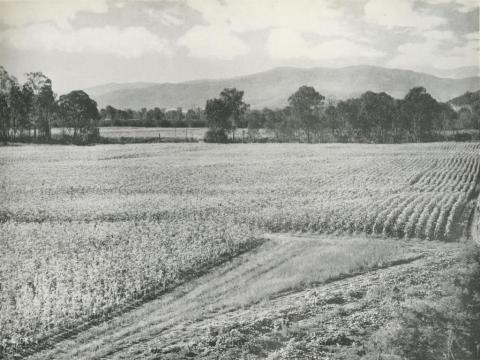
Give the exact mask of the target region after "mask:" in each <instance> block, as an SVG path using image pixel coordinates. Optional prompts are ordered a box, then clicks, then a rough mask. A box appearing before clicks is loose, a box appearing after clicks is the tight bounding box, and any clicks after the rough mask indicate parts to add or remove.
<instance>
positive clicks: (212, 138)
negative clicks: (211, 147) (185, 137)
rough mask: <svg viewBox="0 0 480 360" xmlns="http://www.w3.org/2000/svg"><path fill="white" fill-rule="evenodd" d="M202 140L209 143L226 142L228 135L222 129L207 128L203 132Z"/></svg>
mask: <svg viewBox="0 0 480 360" xmlns="http://www.w3.org/2000/svg"><path fill="white" fill-rule="evenodd" d="M204 140H205V142H209V143H227V142H228V136H227V134H226V132H225V130H223V129H218V130H214V129H208V130H207V132H206V133H205V137H204Z"/></svg>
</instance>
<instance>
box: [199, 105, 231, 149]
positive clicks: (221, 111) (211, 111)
mask: <svg viewBox="0 0 480 360" xmlns="http://www.w3.org/2000/svg"><path fill="white" fill-rule="evenodd" d="M230 114H231V110H230V108H229V107H228V106H227V104H226V103H225V101H224V100H223V99H210V100H207V104H206V105H205V116H206V118H207V125H208V127H209V131H208V132H207V136H206V140H209V141H215V142H225V141H226V139H227V134H226V131H228V130H230V128H231V125H232V124H231V122H230V121H229V116H230Z"/></svg>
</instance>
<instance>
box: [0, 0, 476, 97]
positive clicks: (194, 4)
mask: <svg viewBox="0 0 480 360" xmlns="http://www.w3.org/2000/svg"><path fill="white" fill-rule="evenodd" d="M479 43H480V37H479V0H168V1H167V0H148V1H137V0H135V1H134V0H34V1H23V0H21V1H14V0H0V65H2V66H4V67H5V68H6V70H7V71H8V72H9V73H11V74H13V75H15V76H17V77H18V78H19V80H22V79H23V76H24V74H25V73H26V72H30V71H41V72H43V73H44V74H46V75H47V76H49V77H50V78H51V79H52V81H53V86H54V90H55V91H57V92H59V93H64V92H67V91H70V90H73V89H84V88H88V87H90V86H94V85H99V84H104V83H110V82H137V81H148V82H181V81H187V80H195V79H205V78H225V77H233V76H239V75H245V74H251V73H255V72H261V71H265V70H268V69H271V68H275V67H279V66H295V67H316V66H320V67H341V66H351V65H378V66H384V67H391V68H400V69H409V70H414V71H423V72H428V73H433V74H444V73H448V72H449V71H451V70H452V69H456V68H462V67H477V69H478V67H479V57H480V56H479Z"/></svg>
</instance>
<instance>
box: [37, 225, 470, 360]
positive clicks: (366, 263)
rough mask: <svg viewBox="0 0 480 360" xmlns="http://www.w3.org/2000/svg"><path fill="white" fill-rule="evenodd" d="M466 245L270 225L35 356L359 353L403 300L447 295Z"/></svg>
mask: <svg viewBox="0 0 480 360" xmlns="http://www.w3.org/2000/svg"><path fill="white" fill-rule="evenodd" d="M464 247H465V245H464V244H461V243H441V242H427V241H418V240H408V241H407V240H389V239H383V238H375V239H369V238H366V237H360V236H350V237H348V236H343V237H337V236H319V235H288V234H281V235H269V236H266V240H265V242H263V244H262V245H260V246H259V247H258V248H256V249H255V250H252V251H250V252H248V253H245V254H243V255H240V256H238V257H236V258H234V259H233V260H232V261H230V262H228V263H226V264H224V265H222V266H220V267H217V268H215V269H213V270H212V271H211V272H210V273H208V274H206V275H204V276H202V277H200V278H197V279H196V280H193V281H190V282H188V283H186V284H184V285H181V286H179V287H177V288H176V289H175V290H173V291H172V292H170V293H168V294H166V295H164V296H161V297H160V298H158V299H156V300H153V301H151V302H149V303H146V304H144V305H142V306H140V307H138V308H136V309H134V310H132V311H130V312H128V313H124V314H123V315H121V316H118V317H116V318H114V319H112V320H110V321H108V322H105V323H103V324H101V325H98V326H95V327H92V328H90V329H88V330H86V331H83V332H80V333H79V334H77V335H75V336H74V337H70V338H67V339H64V340H62V341H60V342H57V343H55V344H51V346H50V347H49V348H48V349H44V350H43V351H42V352H39V353H36V354H33V355H32V356H31V357H30V358H31V359H100V358H101V359H183V358H185V359H188V358H198V359H256V358H270V359H295V358H298V359H355V358H360V357H361V356H363V355H365V354H367V353H368V351H370V350H371V349H369V346H370V345H371V344H372V341H374V338H375V336H377V334H378V332H377V331H378V330H379V329H384V328H385V327H388V326H389V323H390V322H391V321H392V319H393V317H394V314H395V312H396V311H397V310H398V309H399V308H400V307H402V306H404V305H406V304H412V303H415V302H417V301H421V302H428V303H432V304H434V303H436V302H437V301H438V300H439V299H441V298H442V297H444V296H446V294H447V293H448V289H446V285H445V284H448V283H449V282H451V276H452V274H453V273H454V272H455V271H457V270H458V268H459V267H460V266H461V264H460V262H459V255H460V254H461V253H462V249H463V248H464ZM372 339H373V340H372Z"/></svg>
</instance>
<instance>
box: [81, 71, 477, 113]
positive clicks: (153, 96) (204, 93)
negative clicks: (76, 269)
mask: <svg viewBox="0 0 480 360" xmlns="http://www.w3.org/2000/svg"><path fill="white" fill-rule="evenodd" d="M302 85H309V86H314V87H315V89H317V91H319V92H320V93H321V94H322V95H324V96H326V97H333V98H336V99H345V98H349V97H354V96H358V95H360V94H362V93H363V92H365V91H368V90H371V91H375V92H382V91H385V92H386V93H388V94H390V95H391V96H393V97H396V98H401V97H403V96H404V95H405V94H406V93H407V92H408V90H409V89H411V88H412V87H414V86H424V87H425V88H426V89H427V91H428V92H429V93H430V94H432V96H434V97H435V98H436V99H437V100H440V101H448V100H450V99H452V98H454V97H456V96H459V95H461V94H463V93H465V92H466V91H476V90H478V89H480V77H479V76H473V77H467V78H462V79H454V78H440V77H437V76H433V75H430V74H426V73H420V72H414V71H410V70H399V69H388V68H382V67H376V66H351V67H344V68H309V69H304V68H288V67H282V68H276V69H273V70H269V71H265V72H261V73H257V74H252V75H247V76H240V77H234V78H229V79H221V80H196V81H188V82H182V83H164V84H158V83H144V82H139V83H125V84H106V85H100V86H96V87H92V88H89V89H86V90H85V91H86V92H87V93H88V94H89V95H90V96H91V97H92V98H93V99H95V100H96V101H97V103H98V105H99V108H103V107H105V106H107V105H111V106H114V107H116V108H120V109H124V108H131V109H141V108H142V107H145V108H153V107H156V106H158V107H159V108H167V109H170V108H177V107H182V108H184V109H187V108H191V107H197V106H198V107H204V106H205V102H206V100H207V99H210V98H213V97H216V96H218V94H219V93H220V91H222V90H223V89H224V88H231V87H235V88H237V89H240V90H243V91H245V96H244V99H245V101H246V102H247V103H249V104H250V105H251V107H252V108H263V107H270V108H277V107H282V106H285V105H286V104H287V101H288V97H289V96H290V95H291V94H292V93H293V92H295V91H296V90H297V89H298V88H299V87H300V86H302Z"/></svg>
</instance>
